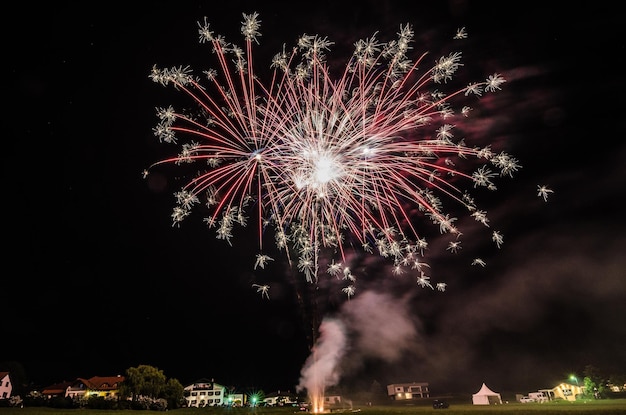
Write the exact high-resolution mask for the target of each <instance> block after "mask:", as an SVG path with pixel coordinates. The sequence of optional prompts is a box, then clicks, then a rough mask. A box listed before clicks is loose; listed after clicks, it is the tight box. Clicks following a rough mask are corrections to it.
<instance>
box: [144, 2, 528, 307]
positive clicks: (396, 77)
mask: <svg viewBox="0 0 626 415" xmlns="http://www.w3.org/2000/svg"><path fill="white" fill-rule="evenodd" d="M198 26H199V30H198V32H199V38H200V42H201V43H208V44H210V46H211V48H212V52H213V55H214V57H215V58H216V60H217V69H209V70H206V71H204V72H203V74H204V76H203V77H202V78H200V77H199V76H196V75H194V74H193V73H192V71H191V69H190V68H189V67H173V68H169V69H160V68H158V67H156V66H155V67H154V68H153V69H152V72H151V74H150V77H151V78H152V80H154V81H155V82H157V83H160V84H163V85H171V86H173V87H174V88H176V89H177V90H180V91H182V92H183V93H184V94H186V95H187V96H188V98H190V99H191V102H192V104H193V105H194V106H195V108H196V109H197V110H196V112H195V113H193V114H192V113H190V112H188V111H177V110H175V109H174V108H173V107H171V106H169V107H167V108H157V114H158V117H159V123H158V125H157V126H156V127H155V128H154V134H155V135H156V136H157V137H158V138H159V140H160V141H162V142H165V143H170V144H180V148H181V151H180V153H179V154H177V155H176V156H173V157H171V158H168V159H165V160H161V161H159V162H157V163H154V164H153V165H152V166H150V167H149V168H148V169H147V170H146V171H145V172H144V175H148V174H149V172H150V171H151V170H152V169H155V168H157V167H158V166H161V165H163V164H175V165H178V166H179V167H180V168H182V169H183V171H185V172H189V169H190V170H191V174H193V176H192V177H191V176H190V177H191V178H189V179H188V181H187V182H186V183H185V184H184V186H183V187H182V189H181V190H180V191H178V192H176V193H175V197H176V200H177V204H176V206H175V208H174V210H173V213H172V220H173V224H174V225H178V224H179V223H180V222H181V221H182V220H183V219H185V218H186V217H187V216H188V215H189V214H190V212H191V211H192V209H193V208H198V207H200V208H201V209H203V210H204V211H205V212H206V213H207V216H206V218H205V219H204V220H205V222H206V223H207V225H208V226H209V227H210V228H214V229H215V230H216V237H217V238H218V239H222V240H225V241H226V242H228V243H229V244H231V243H232V239H233V229H234V227H235V226H247V225H248V223H249V222H250V223H252V224H254V226H255V227H257V229H258V231H257V232H256V233H257V235H258V247H259V252H258V254H257V256H256V262H255V264H254V268H255V269H256V268H264V267H265V266H266V265H267V264H268V263H269V262H270V261H272V260H273V258H272V257H271V256H270V251H269V250H268V249H267V244H268V239H269V241H271V242H272V245H274V244H275V246H276V247H278V248H279V250H281V251H283V252H284V253H285V255H286V257H287V259H288V260H289V263H290V264H292V265H295V266H297V269H298V271H299V272H301V273H302V274H303V275H304V276H305V278H306V281H307V282H311V283H316V282H317V281H318V277H319V275H320V273H321V272H325V273H328V274H330V275H331V276H334V277H337V278H338V279H343V280H345V282H346V286H345V288H344V289H343V292H344V293H345V294H347V296H348V298H350V297H351V296H352V295H354V294H355V288H354V287H355V284H354V282H355V280H356V276H355V275H353V273H352V271H351V270H350V268H349V267H348V266H347V264H346V251H347V250H348V249H351V250H352V249H357V250H362V251H364V252H367V253H372V254H374V253H376V254H377V255H380V256H382V257H384V258H387V259H389V260H390V261H391V262H392V263H393V266H394V272H397V273H401V272H403V271H402V269H403V268H408V269H414V270H416V273H417V274H419V276H418V277H417V284H418V285H420V286H422V287H430V288H433V286H432V285H431V283H430V281H429V279H430V277H429V276H428V275H426V274H425V272H424V268H423V266H424V265H425V264H424V263H423V262H421V260H420V259H421V258H422V257H423V255H424V251H425V250H426V249H427V247H428V242H427V241H426V238H425V236H424V234H423V233H422V234H421V233H420V230H419V229H418V227H417V224H418V221H419V220H421V221H424V220H426V219H427V220H428V221H430V222H432V224H433V225H434V226H435V227H438V228H439V231H440V232H441V233H451V234H454V235H456V237H457V239H458V238H460V236H461V232H460V231H459V229H457V228H456V226H455V222H456V220H457V218H456V217H453V216H452V215H451V214H449V213H447V211H446V210H444V206H443V200H442V197H443V198H444V199H445V200H446V201H454V202H455V203H457V204H460V205H462V206H465V207H466V208H467V211H468V214H469V215H471V216H472V217H473V218H474V219H476V220H477V221H479V222H481V223H483V224H484V225H485V226H489V225H488V218H487V214H486V212H485V211H483V210H480V209H479V208H478V207H477V205H476V204H475V202H474V199H473V197H472V196H470V194H469V192H468V190H466V189H463V188H461V187H460V186H461V185H462V183H466V184H468V185H469V186H467V187H469V188H477V187H485V188H487V189H490V190H495V189H496V185H495V183H494V178H495V177H497V176H512V174H513V173H514V172H515V171H516V170H517V169H519V168H520V166H519V165H518V162H517V160H516V159H515V158H513V157H511V156H510V155H509V154H507V153H504V152H499V153H496V152H494V151H492V149H491V147H490V146H486V147H474V146H469V145H467V144H466V143H465V142H464V139H455V137H454V133H455V130H454V129H455V124H454V122H455V120H457V121H460V119H463V118H465V117H468V116H469V113H470V111H471V108H470V107H469V106H467V105H464V106H462V107H461V108H460V109H459V110H455V109H453V107H452V105H451V103H452V101H456V100H463V101H470V100H476V99H477V97H480V96H482V95H483V94H484V93H489V92H494V91H497V90H499V89H500V86H501V85H502V83H504V82H505V80H504V79H503V78H502V76H501V75H500V74H498V73H495V74H493V75H490V76H489V77H488V78H487V79H486V80H484V81H482V82H472V83H469V84H468V85H467V86H466V87H463V88H460V89H457V90H455V91H453V92H452V93H447V94H446V93H444V92H442V91H441V90H442V89H443V87H444V86H445V84H447V83H448V82H449V81H450V80H451V79H452V78H453V75H454V74H455V73H456V72H457V70H458V69H459V68H460V67H462V66H463V64H462V63H461V53H459V52H454V53H450V54H449V55H448V56H443V57H441V58H439V59H437V60H435V61H434V64H432V65H431V64H429V63H427V62H432V61H430V59H427V58H426V57H427V56H428V55H427V53H424V54H422V55H420V56H419V57H418V58H417V59H416V60H415V61H412V60H411V59H410V58H409V57H408V55H407V53H408V52H409V50H410V49H411V48H412V47H411V44H412V40H413V35H414V33H413V29H412V27H411V26H409V25H401V26H400V30H399V32H398V34H397V38H396V39H395V40H391V41H389V42H381V41H379V40H378V39H377V38H376V34H375V35H373V36H372V37H370V38H368V39H365V40H359V41H358V42H356V43H355V50H354V53H353V54H352V56H351V57H350V58H349V59H348V61H347V63H346V65H345V68H344V69H343V72H342V73H341V74H340V76H338V77H332V76H331V74H330V70H329V65H328V64H327V62H326V52H327V51H328V50H329V47H330V46H331V45H332V42H331V41H329V40H328V39H327V38H325V37H320V36H318V35H303V36H302V37H300V39H299V40H298V42H297V46H295V47H293V48H292V49H290V50H288V49H287V48H286V47H285V46H283V49H282V51H281V52H279V53H278V54H276V55H275V57H274V58H273V60H272V64H271V77H270V78H271V80H270V82H269V83H264V82H263V81H262V80H261V79H259V77H257V76H256V74H255V69H254V65H253V52H252V51H253V45H254V44H255V43H258V37H259V36H260V32H259V29H260V21H259V19H258V14H257V13H252V14H243V21H242V26H241V32H242V34H243V36H244V38H245V46H244V47H243V48H241V47H239V46H236V45H234V44H232V43H229V42H227V41H226V40H225V39H224V37H222V36H221V35H216V34H214V32H213V31H212V30H210V26H209V24H208V23H207V21H206V19H205V20H204V22H199V23H198ZM466 36H467V34H466V33H465V31H464V29H459V31H458V32H457V34H456V36H454V38H455V39H463V38H465V37H466ZM422 67H428V69H426V70H423V69H422ZM182 137H184V140H185V141H183V139H182ZM470 159H471V161H470ZM185 165H189V166H185ZM185 168H187V169H185ZM493 235H494V238H495V236H496V235H498V236H500V235H499V234H497V233H495V232H494V234H493ZM494 241H496V242H498V246H499V244H500V243H501V237H500V238H498V239H494ZM455 247H458V243H457V245H455ZM455 249H456V248H455ZM322 252H323V253H324V256H325V257H326V254H327V253H328V255H329V256H328V257H329V258H332V260H327V261H326V262H324V263H322V262H321V261H320V257H321V256H322V255H321V253H322ZM442 287H445V285H443V286H442V285H438V286H437V288H438V289H440V290H441V288H442ZM263 293H264V294H267V289H266V290H265V291H263Z"/></svg>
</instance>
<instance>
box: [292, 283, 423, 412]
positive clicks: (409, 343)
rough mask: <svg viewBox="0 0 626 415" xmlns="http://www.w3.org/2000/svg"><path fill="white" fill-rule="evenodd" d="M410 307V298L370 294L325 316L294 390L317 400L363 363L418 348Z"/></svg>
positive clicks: (394, 358)
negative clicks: (327, 389)
mask: <svg viewBox="0 0 626 415" xmlns="http://www.w3.org/2000/svg"><path fill="white" fill-rule="evenodd" d="M407 304H408V303H407V300H406V299H398V298H394V297H392V296H391V295H389V294H386V293H377V292H373V291H366V292H363V293H361V294H360V295H359V296H357V297H355V298H353V299H352V300H350V301H347V302H346V303H344V304H343V306H342V308H341V310H340V312H339V313H338V314H337V315H335V316H333V317H326V318H324V320H323V321H322V323H321V325H320V337H319V339H318V341H317V342H316V343H315V345H314V347H313V350H312V353H311V355H310V356H309V357H308V358H307V360H306V362H305V364H304V367H303V368H302V370H301V372H300V374H301V376H300V383H299V384H298V386H297V387H296V390H298V391H302V390H305V389H306V391H307V393H308V395H309V397H310V398H311V399H312V401H313V402H315V401H316V399H319V397H323V394H324V390H325V389H326V388H328V387H330V386H334V385H336V384H338V383H339V381H340V379H341V377H342V375H345V374H348V373H352V372H354V371H356V370H357V369H359V368H360V367H361V365H362V364H363V362H364V361H366V360H368V359H372V358H375V359H379V360H383V361H385V362H394V361H397V360H398V359H399V358H400V357H401V356H402V354H403V353H406V350H407V349H411V348H414V346H415V343H416V339H417V336H418V334H417V329H416V325H415V322H414V321H412V318H411V313H410V312H409V309H408V307H407ZM348 352H349V354H348Z"/></svg>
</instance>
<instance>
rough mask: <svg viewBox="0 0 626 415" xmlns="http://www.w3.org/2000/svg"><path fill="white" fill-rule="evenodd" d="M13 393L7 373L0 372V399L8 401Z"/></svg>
mask: <svg viewBox="0 0 626 415" xmlns="http://www.w3.org/2000/svg"><path fill="white" fill-rule="evenodd" d="M12 391H13V384H11V377H10V376H9V372H0V399H9V398H10V397H11V392H12Z"/></svg>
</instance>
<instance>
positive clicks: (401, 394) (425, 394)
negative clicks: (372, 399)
mask: <svg viewBox="0 0 626 415" xmlns="http://www.w3.org/2000/svg"><path fill="white" fill-rule="evenodd" d="M387 396H389V397H390V398H391V399H392V400H394V401H407V400H415V399H422V398H429V397H430V391H429V390H428V383H427V382H413V383H394V384H391V385H387Z"/></svg>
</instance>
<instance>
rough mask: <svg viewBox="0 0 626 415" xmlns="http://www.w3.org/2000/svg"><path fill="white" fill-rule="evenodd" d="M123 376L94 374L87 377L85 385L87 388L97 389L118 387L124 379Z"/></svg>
mask: <svg viewBox="0 0 626 415" xmlns="http://www.w3.org/2000/svg"><path fill="white" fill-rule="evenodd" d="M124 379H125V377H124V376H121V375H117V376H94V377H91V378H89V379H87V382H85V385H86V386H87V387H89V389H98V390H111V389H118V388H119V387H120V383H122V382H123V381H124Z"/></svg>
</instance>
